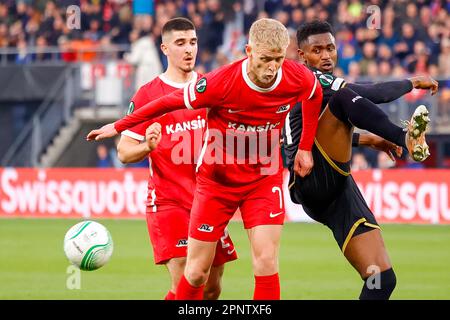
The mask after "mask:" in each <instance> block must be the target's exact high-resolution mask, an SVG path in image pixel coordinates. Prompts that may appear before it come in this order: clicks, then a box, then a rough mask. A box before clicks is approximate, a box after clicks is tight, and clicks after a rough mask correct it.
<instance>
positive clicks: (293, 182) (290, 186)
mask: <svg viewBox="0 0 450 320" xmlns="http://www.w3.org/2000/svg"><path fill="white" fill-rule="evenodd" d="M295 176H296V174H295V172H294V181H292V183H291V184H290V185H289V187H288V189H289V190H291V188H292V186H293V185H294V184H295Z"/></svg>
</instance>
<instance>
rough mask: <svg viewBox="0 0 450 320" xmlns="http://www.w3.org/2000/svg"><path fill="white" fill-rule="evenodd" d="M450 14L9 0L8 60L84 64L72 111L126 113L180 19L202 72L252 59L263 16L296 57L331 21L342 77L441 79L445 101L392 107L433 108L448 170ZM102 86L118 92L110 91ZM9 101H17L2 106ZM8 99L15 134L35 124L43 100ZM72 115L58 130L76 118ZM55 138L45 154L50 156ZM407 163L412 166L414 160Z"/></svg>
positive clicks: (312, 3)
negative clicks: (191, 35) (301, 32)
mask: <svg viewBox="0 0 450 320" xmlns="http://www.w3.org/2000/svg"><path fill="white" fill-rule="evenodd" d="M374 10H375V11H374ZM377 10H379V11H377ZM374 12H375V14H374ZM449 12H450V3H449V2H448V1H443V0H442V1H436V0H432V1H431V0H419V1H409V0H403V1H394V0H386V1H381V0H372V1H359V0H350V1H331V0H267V1H264V0H239V1H225V0H222V1H220V0H185V1H181V0H177V1H175V0H174V1H163V0H155V1H151V0H145V1H144V0H142V1H141V0H135V1H131V0H70V1H68V0H54V1H48V0H17V1H13V0H4V1H2V2H1V3H0V66H2V67H6V66H8V67H11V66H16V67H20V68H25V69H26V68H28V67H30V66H32V65H45V66H49V67H50V66H56V65H61V64H62V65H66V66H67V65H72V66H75V67H74V68H75V69H77V70H78V72H79V79H78V78H74V79H76V80H74V79H72V80H73V81H79V86H80V90H81V91H82V92H83V95H82V96H80V97H78V96H76V97H75V98H74V99H72V100H73V101H71V102H70V103H72V104H73V106H71V107H70V108H69V111H68V112H69V113H70V115H74V114H75V109H77V107H79V106H91V107H92V106H94V105H97V106H98V105H109V106H115V107H116V108H117V106H121V109H120V110H119V112H118V113H115V114H114V116H117V115H120V114H121V113H120V112H122V111H123V108H126V105H127V101H128V99H129V97H130V96H131V94H132V93H133V91H134V90H136V88H138V87H139V86H140V85H142V84H143V83H145V82H147V81H149V80H151V79H152V78H153V77H154V76H156V75H157V74H159V73H160V72H161V71H162V70H163V69H164V68H165V67H166V61H165V58H164V56H163V55H162V54H161V52H160V50H159V49H158V48H159V45H160V43H161V37H160V30H161V27H162V25H163V24H164V23H165V22H166V21H167V20H168V19H170V18H172V17H175V16H185V17H188V18H190V19H191V20H192V21H193V22H194V24H195V25H196V28H197V34H198V37H199V43H198V44H199V55H198V59H197V70H198V71H199V72H203V73H204V72H208V71H210V70H212V69H214V68H217V67H219V66H221V65H224V64H227V63H229V62H232V61H234V60H236V59H239V58H241V57H243V55H244V51H243V49H244V45H245V43H246V36H247V32H248V29H249V26H250V24H251V23H252V22H253V21H254V20H255V19H257V18H260V17H265V16H267V17H273V18H276V19H278V20H280V21H281V22H283V23H284V24H285V25H286V26H287V27H288V28H289V30H290V31H291V33H292V36H293V37H292V41H291V42H292V44H291V47H290V49H289V50H288V58H293V59H295V58H296V50H295V45H296V44H295V30H296V29H297V27H298V26H299V25H300V24H301V23H303V22H305V21H311V20H313V19H323V20H327V21H329V22H330V23H331V24H332V25H333V27H334V29H335V31H336V40H337V44H338V50H339V60H338V68H337V74H338V75H340V76H343V77H345V78H346V79H348V80H349V81H357V82H366V81H379V80H381V79H384V80H386V79H391V78H406V77H408V76H410V75H412V74H429V75H431V76H432V77H434V78H436V79H438V80H439V84H440V92H439V94H438V96H437V97H433V98H430V96H429V94H425V92H421V91H415V90H413V91H412V92H411V93H410V94H408V95H407V96H406V97H405V98H404V99H401V100H399V101H397V102H395V103H392V104H389V105H388V106H386V111H387V112H388V113H389V114H390V115H391V116H392V118H393V119H394V121H396V122H398V123H400V119H404V118H405V115H407V114H409V113H410V111H411V110H413V108H415V106H417V105H418V104H422V103H423V104H426V105H428V106H431V107H432V108H431V109H432V114H431V116H432V119H433V123H432V133H433V134H439V135H440V137H441V138H440V139H437V140H436V142H435V144H436V146H434V147H435V148H436V150H437V151H438V154H437V156H436V157H434V158H433V157H432V158H430V160H429V162H427V163H426V165H427V166H436V165H437V166H448V163H449V161H448V159H449V158H450V154H449V152H448V151H449V149H450V148H449V147H448V144H449V138H448V136H447V138H446V139H442V135H443V134H449V133H450V19H449ZM378 13H379V15H377V14H378ZM77 14H79V16H77ZM77 18H79V19H78V20H77ZM368 21H370V22H368ZM77 22H79V23H78V24H77ZM368 23H372V26H369V25H368ZM111 88H118V89H117V90H111ZM102 90H106V91H108V92H116V93H118V94H117V95H112V96H105V95H104V94H103V93H104V92H105V91H102ZM5 101H9V100H2V101H0V103H1V104H4V103H6V102H5ZM66 103H68V102H67V101H66ZM24 104H26V105H29V104H33V107H24ZM8 105H9V106H10V108H14V110H15V111H14V112H13V111H10V113H8V117H9V119H12V121H11V122H12V123H16V127H17V128H15V129H14V130H15V131H14V132H20V131H22V128H23V127H21V126H20V125H17V124H18V123H19V124H20V123H27V121H29V120H30V119H31V118H32V115H33V114H34V112H35V111H36V110H37V109H38V108H36V101H32V102H31V101H28V102H26V103H24V102H18V101H16V102H14V103H13V106H11V104H8ZM1 112H2V113H5V112H6V111H1ZM111 117H112V116H111ZM108 119H111V118H104V120H108ZM63 120H64V121H60V122H61V123H59V124H58V128H57V129H58V130H59V129H60V128H61V127H62V126H64V125H67V124H68V123H69V121H68V119H63ZM5 136H8V135H5ZM16 136H17V134H10V141H6V142H7V143H5V144H4V145H8V144H9V145H11V144H12V143H13V142H14V140H15V138H16ZM47 140H50V139H49V138H48V139H47ZM442 141H443V142H442ZM45 143H50V142H47V141H45ZM45 143H44V146H43V147H42V150H40V151H39V152H38V153H39V155H38V156H42V154H43V153H45V147H46V146H45ZM431 143H432V144H433V143H434V142H433V141H432V142H431ZM16 144H20V143H18V142H17V141H16ZM4 149H5V147H3V149H2V150H1V151H4V153H5V152H6V151H7V150H4ZM10 152H12V151H11V150H10ZM360 154H361V153H360ZM365 156H366V157H367V160H368V162H369V165H370V166H375V167H376V166H377V165H378V163H377V160H376V159H377V156H376V155H365ZM373 159H375V160H373ZM372 160H373V161H372ZM36 161H37V162H38V163H41V162H42V161H41V160H36ZM36 161H35V163H36ZM5 164H8V163H7V162H5V161H3V165H5ZM90 164H91V165H95V162H93V161H91V162H90ZM66 165H67V163H66ZM397 166H407V163H406V160H405V159H404V160H403V161H402V160H401V161H399V162H398V164H397Z"/></svg>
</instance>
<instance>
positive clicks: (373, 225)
mask: <svg viewBox="0 0 450 320" xmlns="http://www.w3.org/2000/svg"><path fill="white" fill-rule="evenodd" d="M364 225H365V226H367V227H371V228H374V229H380V230H381V228H380V226H378V225H376V224H373V223H369V222H364Z"/></svg>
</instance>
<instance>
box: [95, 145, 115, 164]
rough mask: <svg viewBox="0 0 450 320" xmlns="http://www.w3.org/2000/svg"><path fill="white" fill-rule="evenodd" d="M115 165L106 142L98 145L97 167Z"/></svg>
mask: <svg viewBox="0 0 450 320" xmlns="http://www.w3.org/2000/svg"><path fill="white" fill-rule="evenodd" d="M111 167H113V164H112V161H111V158H110V156H109V152H108V148H107V147H106V146H105V145H104V144H99V145H98V146H97V168H111Z"/></svg>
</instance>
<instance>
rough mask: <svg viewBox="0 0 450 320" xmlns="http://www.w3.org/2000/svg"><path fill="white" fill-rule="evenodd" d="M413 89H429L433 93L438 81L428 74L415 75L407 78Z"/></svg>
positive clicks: (436, 88) (435, 90) (436, 89)
mask: <svg viewBox="0 0 450 320" xmlns="http://www.w3.org/2000/svg"><path fill="white" fill-rule="evenodd" d="M408 80H409V81H411V83H412V86H413V87H414V88H415V89H425V90H430V91H431V95H435V94H436V93H437V91H438V89H439V83H438V82H437V81H436V80H435V79H433V78H432V77H430V76H415V77H412V78H409V79H408Z"/></svg>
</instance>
